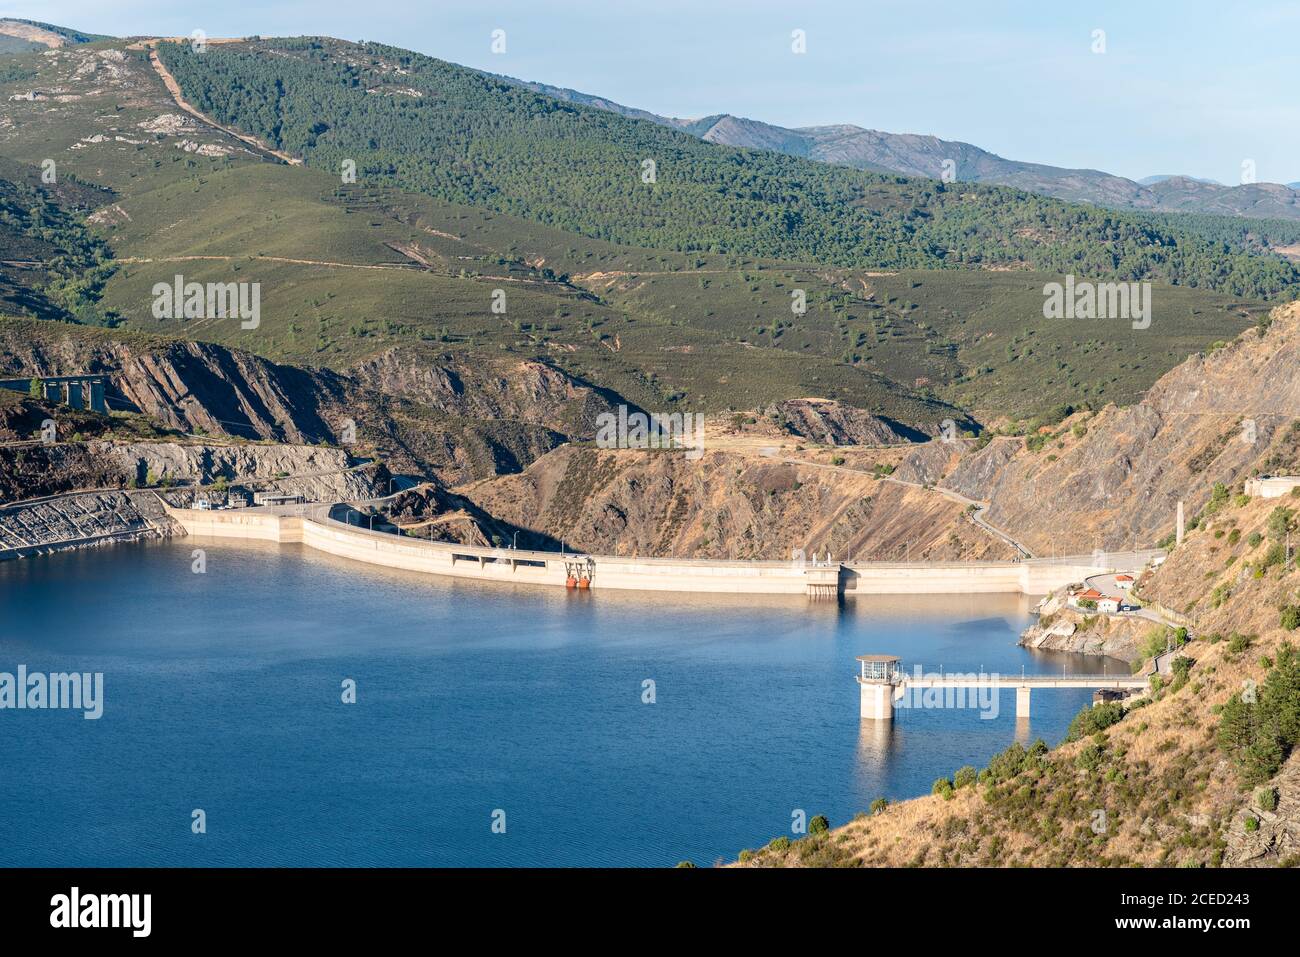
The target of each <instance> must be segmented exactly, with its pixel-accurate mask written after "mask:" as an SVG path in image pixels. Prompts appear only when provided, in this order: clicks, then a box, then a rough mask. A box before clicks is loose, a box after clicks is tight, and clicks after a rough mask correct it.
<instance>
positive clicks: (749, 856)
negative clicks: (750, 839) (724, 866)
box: [737, 849, 754, 864]
mask: <svg viewBox="0 0 1300 957" xmlns="http://www.w3.org/2000/svg"><path fill="white" fill-rule="evenodd" d="M753 859H754V852H753V851H751V850H748V849H746V850H743V851H741V852H740V856H739V857H738V858H737V860H739V861H740V863H742V864H745V863H747V862H749V861H752V860H753Z"/></svg>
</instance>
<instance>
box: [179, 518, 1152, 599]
mask: <svg viewBox="0 0 1300 957" xmlns="http://www.w3.org/2000/svg"><path fill="white" fill-rule="evenodd" d="M342 508H344V506H342V505H289V506H272V507H262V508H245V509H230V510H208V509H182V508H172V507H168V509H167V512H168V514H169V515H170V516H171V517H172V518H173V519H174V520H175V521H176V522H177V523H179V524H180V525H181V526H182V527H184V529H185V530H186V532H187V533H188V534H190V535H194V536H200V537H213V538H229V539H246V540H254V541H266V542H281V543H298V544H302V545H305V546H307V547H308V548H314V549H316V550H318V551H322V552H326V553H328V554H331V555H336V556H338V557H341V558H350V559H353V560H355V561H361V562H366V563H367V564H370V565H380V566H383V567H387V568H396V569H401V570H404V571H412V572H423V573H426V574H431V575H444V576H448V577H453V578H473V579H479V580H484V581H498V582H518V583H524V584H534V585H550V586H552V587H557V588H565V587H568V588H583V589H591V590H600V589H605V588H615V589H625V590H631V591H662V592H714V593H730V594H762V595H804V596H807V597H809V598H813V599H820V598H838V597H839V596H841V595H846V594H848V595H852V594H863V595H889V594H927V595H942V594H977V593H985V594H988V593H1008V592H1009V593H1019V594H1027V595H1041V594H1045V593H1047V592H1049V591H1051V590H1053V589H1055V588H1059V587H1061V586H1062V585H1066V584H1068V583H1070V582H1076V581H1082V580H1083V579H1084V578H1086V577H1088V576H1089V575H1097V574H1103V573H1106V572H1116V571H1125V572H1137V571H1140V570H1141V569H1142V568H1143V567H1145V565H1146V564H1147V562H1149V561H1150V560H1151V559H1152V558H1154V557H1156V556H1158V555H1162V554H1164V553H1163V552H1162V551H1158V550H1152V551H1141V552H1108V553H1099V554H1096V555H1081V556H1072V557H1066V558H1056V559H1024V560H1021V561H1008V562H831V561H823V562H813V561H715V560H694V559H669V558H637V557H629V556H625V555H587V554H574V553H557V552H549V551H546V552H543V551H529V550H525V549H513V548H485V547H481V546H474V545H459V544H454V543H447V542H431V541H427V540H424V539H416V538H409V537H405V536H401V535H395V534H392V533H390V532H380V531H371V530H369V529H366V528H359V527H357V526H354V525H350V524H348V523H347V522H346V521H342V520H340V519H339V518H337V517H336V514H335V513H336V511H338V510H339V509H342Z"/></svg>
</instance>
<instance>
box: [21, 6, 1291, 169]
mask: <svg viewBox="0 0 1300 957" xmlns="http://www.w3.org/2000/svg"><path fill="white" fill-rule="evenodd" d="M1052 8H1057V9H1052ZM5 14H6V15H8V16H16V17H24V18H27V19H34V20H41V21H44V22H49V23H56V24H59V25H60V26H67V27H74V28H76V29H80V30H83V31H86V32H90V33H106V34H111V35H114V36H129V35H174V36H179V35H188V34H190V33H191V32H193V31H194V30H196V29H199V30H202V31H203V32H204V33H206V34H207V35H208V36H210V37H220V36H246V35H249V34H261V35H264V36H286V35H303V34H312V35H321V34H324V35H329V36H335V37H341V38H344V39H348V40H377V41H381V42H384V43H390V44H393V45H395V46H401V47H405V48H408V49H412V50H416V51H418V52H420V53H425V54H428V55H430V56H435V57H439V58H442V59H445V60H451V61H453V62H455V63H461V64H464V65H466V66H472V67H476V68H479V69H483V70H490V71H492V72H494V73H504V74H508V75H510V76H515V77H519V78H522V79H527V80H536V81H540V82H544V83H550V84H554V85H556V86H564V87H571V88H573V89H577V90H581V91H582V92H584V93H593V94H599V95H601V96H604V97H607V98H609V99H611V100H614V101H616V102H619V103H623V104H625V105H628V106H636V107H640V108H641V109H645V110H650V111H651V112H654V113H661V114H666V115H671V116H683V117H697V116H706V115H709V114H714V113H732V114H736V115H739V116H745V117H750V118H753V119H757V120H763V121H765V122H769V123H775V124H778V125H781V126H792V127H798V126H816V125H823V124H829V123H851V124H854V125H857V126H864V127H868V128H871V129H878V130H887V131H889V132H894V133H926V134H933V135H935V136H939V137H942V138H944V139H950V140H961V141H964V142H968V143H973V144H975V145H976V146H979V147H982V148H984V149H987V150H991V151H992V152H994V153H997V154H999V155H1001V156H1004V157H1007V158H1009V159H1016V160H1023V161H1031V162H1040V163H1048V164H1050V165H1053V166H1067V167H1085V168H1093V169H1102V170H1106V171H1108V172H1111V173H1117V174H1119V175H1121V176H1128V177H1130V178H1133V179H1139V178H1141V177H1144V176H1149V175H1155V174H1175V173H1177V174H1185V175H1191V176H1200V177H1206V178H1210V179H1215V180H1219V181H1221V182H1225V183H1229V184H1236V183H1239V182H1241V181H1242V169H1243V164H1247V163H1250V164H1252V165H1253V168H1254V171H1255V178H1256V179H1257V180H1258V181H1260V182H1282V183H1288V182H1295V181H1297V180H1300V96H1297V95H1296V94H1297V91H1296V87H1295V78H1294V75H1293V65H1294V63H1295V57H1296V54H1295V49H1294V48H1295V36H1296V28H1297V27H1300V3H1296V2H1294V0H1293V2H1290V3H1275V2H1253V3H1252V2H1249V0H1248V2H1245V3H1235V4H1234V3H1223V2H1221V0H1219V2H1204V0H1182V2H1175V0H1127V2H1115V3H1111V2H1092V3H1089V2H1084V0H1076V2H1073V3H1068V4H1067V3H1060V2H1056V3H1054V2H1051V0H1034V2H1020V0H1001V2H1000V0H983V2H979V3H970V2H965V3H958V2H949V0H910V2H884V0H857V2H855V0H800V2H789V0H787V2H773V0H747V2H746V0H691V2H686V0H566V2H557V3H552V2H546V0H528V2H516V0H507V2H499V0H426V2H423V3H420V2H408V0H386V2H384V3H383V4H373V5H372V4H365V3H358V2H356V0H346V2H344V0H312V2H295V3H276V2H263V0H257V2H255V0H222V2H219V3H210V2H186V3H176V2H175V0H112V2H111V3H105V2H104V0H39V2H30V0H22V2H9V3H7V4H6V8H5ZM495 30H503V31H505V33H504V38H505V51H504V52H503V53H494V52H493V50H492V43H493V31H495ZM796 30H798V31H803V33H802V35H803V37H804V38H805V48H806V52H803V53H796V52H794V50H793V48H792V47H793V45H794V40H793V35H794V31H796ZM1098 31H1100V33H1099V32H1098Z"/></svg>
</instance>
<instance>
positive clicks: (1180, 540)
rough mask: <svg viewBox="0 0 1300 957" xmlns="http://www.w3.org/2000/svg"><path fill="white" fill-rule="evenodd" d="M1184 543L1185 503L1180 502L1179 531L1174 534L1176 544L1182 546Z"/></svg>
mask: <svg viewBox="0 0 1300 957" xmlns="http://www.w3.org/2000/svg"><path fill="white" fill-rule="evenodd" d="M1182 543H1183V503H1182V501H1181V500H1180V501H1179V502H1178V530H1177V531H1176V532H1175V533H1174V544H1176V545H1181V544H1182Z"/></svg>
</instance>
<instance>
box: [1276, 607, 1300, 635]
mask: <svg viewBox="0 0 1300 957" xmlns="http://www.w3.org/2000/svg"><path fill="white" fill-rule="evenodd" d="M1279 624H1280V625H1281V626H1282V627H1283V628H1285V629H1286V630H1287V631H1295V630H1296V629H1297V628H1300V605H1283V606H1282V615H1281V620H1280V622H1279Z"/></svg>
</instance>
